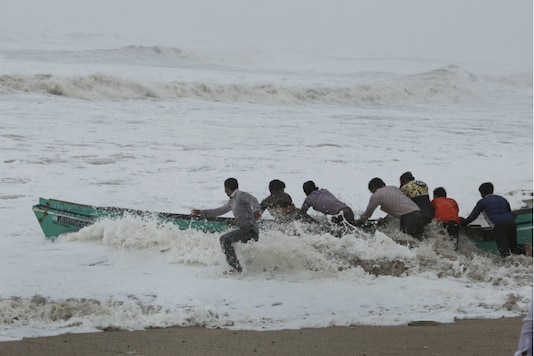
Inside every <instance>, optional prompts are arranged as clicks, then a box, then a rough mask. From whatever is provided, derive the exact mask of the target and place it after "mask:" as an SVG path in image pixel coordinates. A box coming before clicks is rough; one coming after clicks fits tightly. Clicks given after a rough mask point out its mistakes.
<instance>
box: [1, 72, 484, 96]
mask: <svg viewBox="0 0 534 356" xmlns="http://www.w3.org/2000/svg"><path fill="white" fill-rule="evenodd" d="M0 88H2V89H3V90H4V91H6V90H8V91H9V90H16V91H25V92H35V93H45V94H51V95H59V96H64V97H69V98H78V99H87V100H106V99H108V100H109V99H140V98H151V99H154V98H156V99H197V100H205V101H217V102H247V103H256V104H267V105H309V104H312V105H313V104H321V105H343V106H365V105H385V104H408V103H412V104H417V103H435V102H441V103H453V102H461V101H465V100H469V99H472V98H474V97H477V96H478V93H479V92H480V90H481V86H480V83H479V81H478V79H477V78H476V77H475V76H474V75H472V74H470V73H468V72H466V71H464V70H462V69H461V68H459V67H457V66H448V67H445V68H440V69H436V70H433V71H429V72H425V73H420V74H415V75H410V76H405V77H400V78H397V79H393V80H387V81H378V82H375V83H371V84H365V85H356V86H353V87H332V86H321V85H317V86H313V87H309V86H308V87H295V86H293V87H291V86H280V85H275V84H270V83H264V84H241V83H226V84H218V83H210V82H178V81H173V82H168V83H159V84H158V83H155V84H150V83H142V82H137V81H132V80H127V79H121V78H118V77H114V76H110V75H106V74H93V75H88V76H76V77H66V78H63V77H58V76H55V75H51V74H36V75H30V76H24V75H3V76H0Z"/></svg>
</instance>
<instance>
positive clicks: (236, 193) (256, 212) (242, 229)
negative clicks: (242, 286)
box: [191, 178, 261, 272]
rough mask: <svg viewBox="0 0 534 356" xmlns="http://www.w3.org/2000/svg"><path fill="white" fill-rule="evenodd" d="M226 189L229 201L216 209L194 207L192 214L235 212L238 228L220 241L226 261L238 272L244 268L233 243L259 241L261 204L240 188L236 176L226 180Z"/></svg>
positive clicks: (209, 214) (218, 214)
mask: <svg viewBox="0 0 534 356" xmlns="http://www.w3.org/2000/svg"><path fill="white" fill-rule="evenodd" d="M224 191H225V192H226V195H228V197H230V199H229V200H228V202H227V203H226V204H224V205H223V206H221V207H220V208H216V209H203V210H199V209H193V210H191V215H192V216H206V217H208V216H220V215H223V214H226V213H227V212H229V211H230V210H231V211H232V213H234V216H235V221H236V224H237V226H238V227H239V229H238V230H234V231H230V232H228V233H226V234H224V235H222V236H221V238H220V242H221V246H222V248H223V251H224V254H225V255H226V261H227V262H228V264H229V265H230V266H231V267H232V268H233V269H234V270H235V271H237V272H241V271H242V270H243V269H242V268H241V265H240V264H239V260H238V259H237V257H236V255H235V250H234V247H233V246H232V244H233V243H234V242H237V241H241V242H245V243H246V242H247V241H249V240H251V239H254V240H255V241H258V236H259V227H258V222H257V220H258V219H259V218H260V217H261V214H260V210H261V208H260V204H259V202H258V199H256V198H255V197H254V196H252V195H251V194H249V193H246V192H242V191H240V190H239V189H238V182H237V180H236V179H235V178H228V179H227V180H225V181H224Z"/></svg>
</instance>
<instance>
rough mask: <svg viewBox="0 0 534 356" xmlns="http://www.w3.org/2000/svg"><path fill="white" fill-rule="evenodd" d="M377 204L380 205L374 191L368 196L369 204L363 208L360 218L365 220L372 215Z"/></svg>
mask: <svg viewBox="0 0 534 356" xmlns="http://www.w3.org/2000/svg"><path fill="white" fill-rule="evenodd" d="M378 205H380V201H379V199H378V196H377V195H376V193H373V195H371V198H369V204H367V208H366V209H365V211H364V212H363V214H362V215H361V216H360V220H362V221H365V220H367V219H369V218H370V217H371V215H373V213H374V211H375V210H376V208H377V207H378Z"/></svg>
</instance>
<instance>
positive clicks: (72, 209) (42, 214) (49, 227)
mask: <svg viewBox="0 0 534 356" xmlns="http://www.w3.org/2000/svg"><path fill="white" fill-rule="evenodd" d="M32 210H33V212H34V214H35V216H36V217H37V221H39V224H40V226H41V229H42V230H43V232H44V234H45V237H46V238H48V239H52V240H54V239H56V238H57V237H58V236H60V235H61V234H65V233H69V232H77V231H79V230H81V229H82V228H84V227H86V226H89V225H93V224H95V223H96V222H98V221H101V220H104V219H121V218H123V217H125V216H138V217H146V218H153V219H157V220H158V221H161V222H171V223H173V224H175V225H177V226H178V227H179V228H180V229H181V230H186V229H195V230H199V231H203V232H221V231H225V230H227V229H229V228H231V227H232V226H234V225H235V220H234V219H232V218H225V217H213V218H211V217H210V218H201V217H194V216H191V215H189V214H172V213H159V212H151V211H142V210H134V209H124V208H115V207H98V206H92V205H84V204H78V203H71V202H67V201H63V200H57V199H44V198H39V204H37V205H34V206H33V207H32Z"/></svg>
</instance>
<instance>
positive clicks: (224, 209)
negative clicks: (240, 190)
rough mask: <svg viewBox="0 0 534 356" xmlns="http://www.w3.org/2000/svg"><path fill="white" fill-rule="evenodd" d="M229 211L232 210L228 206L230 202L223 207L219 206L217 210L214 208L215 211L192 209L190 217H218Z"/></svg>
mask: <svg viewBox="0 0 534 356" xmlns="http://www.w3.org/2000/svg"><path fill="white" fill-rule="evenodd" d="M230 210H232V206H231V204H230V201H228V202H227V203H226V204H224V205H223V206H221V207H219V208H215V209H203V210H200V209H193V210H191V215H193V216H201V215H202V216H206V217H207V216H220V215H223V214H226V213H227V212H229V211H230Z"/></svg>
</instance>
